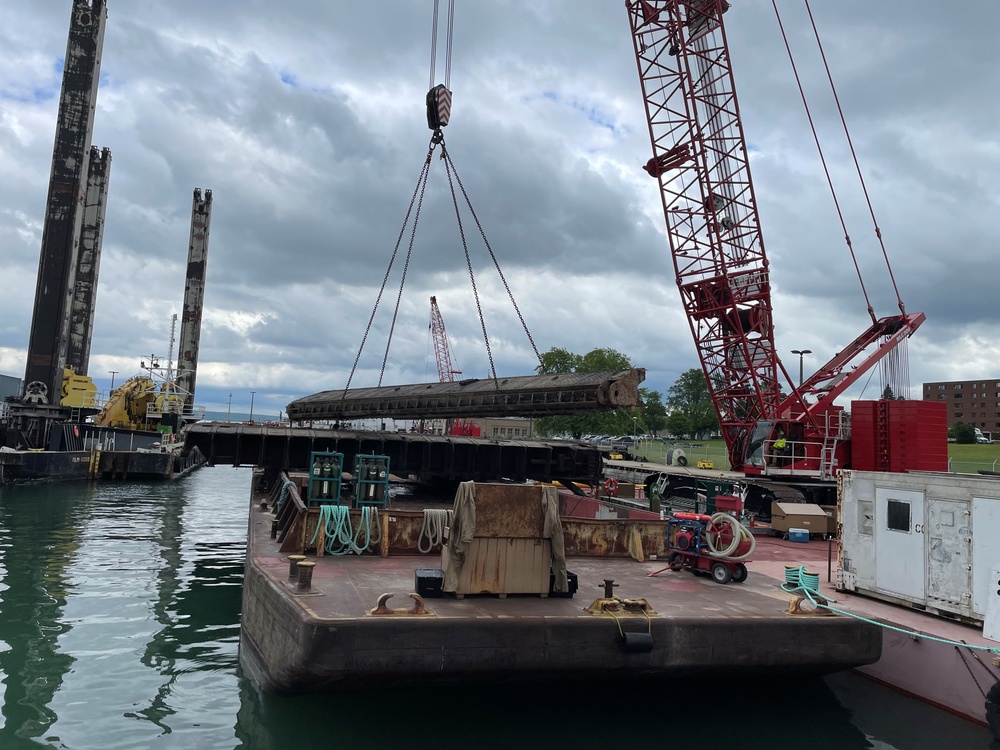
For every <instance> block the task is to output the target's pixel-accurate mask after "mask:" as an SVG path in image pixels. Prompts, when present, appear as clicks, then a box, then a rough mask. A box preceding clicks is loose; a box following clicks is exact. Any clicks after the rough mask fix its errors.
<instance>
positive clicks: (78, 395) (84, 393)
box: [59, 367, 97, 409]
mask: <svg viewBox="0 0 1000 750" xmlns="http://www.w3.org/2000/svg"><path fill="white" fill-rule="evenodd" d="M59 404H60V406H68V407H70V408H75V409H95V408H97V387H96V386H95V385H94V381H93V380H91V379H90V378H88V377H87V376H86V375H77V374H76V373H75V372H73V370H71V369H70V368H68V367H67V368H65V369H64V370H63V385H62V396H61V397H60V400H59Z"/></svg>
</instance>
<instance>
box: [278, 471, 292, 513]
mask: <svg viewBox="0 0 1000 750" xmlns="http://www.w3.org/2000/svg"><path fill="white" fill-rule="evenodd" d="M294 486H295V482H293V481H292V480H291V479H286V480H285V483H284V484H283V485H281V494H280V495H278V502H277V504H276V505H275V508H274V509H275V512H276V513H280V512H281V506H282V505H284V504H285V499H286V498H287V497H288V488H289V487H294Z"/></svg>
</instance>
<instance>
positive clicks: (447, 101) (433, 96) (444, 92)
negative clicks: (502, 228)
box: [341, 0, 542, 403]
mask: <svg viewBox="0 0 1000 750" xmlns="http://www.w3.org/2000/svg"><path fill="white" fill-rule="evenodd" d="M438 11H439V0H435V1H434V18H433V25H432V37H431V64H430V86H431V89H430V91H429V92H428V95H427V120H428V126H429V127H430V128H431V130H432V135H431V141H430V145H429V146H428V149H427V156H426V157H425V159H424V164H423V167H422V168H421V171H420V177H419V178H418V179H417V185H416V188H415V189H414V192H413V196H412V197H411V198H410V204H409V207H408V208H407V211H406V217H405V218H404V220H403V226H402V227H401V228H400V230H399V236H398V237H397V238H396V245H395V247H394V248H393V252H392V255H391V256H390V258H389V264H388V267H387V268H386V271H385V275H384V277H383V278H382V285H381V287H380V288H379V292H378V295H377V297H376V299H375V305H374V307H373V308H372V312H371V315H370V316H369V318H368V325H367V326H366V327H365V333H364V335H363V336H362V339H361V346H359V347H358V353H357V356H356V357H355V358H354V364H353V365H352V367H351V372H350V375H349V376H348V379H347V385H346V387H345V388H344V391H343V395H342V397H341V403H344V402H346V400H347V391H348V390H349V389H350V387H351V382H352V380H353V379H354V374H355V372H356V371H357V367H358V363H359V362H360V360H361V354H362V352H363V350H364V347H365V343H366V342H367V340H368V336H369V334H370V333H371V329H372V325H373V323H374V321H375V314H376V312H377V310H378V306H379V303H380V302H381V300H382V297H383V295H384V294H385V290H386V285H387V283H388V281H389V275H390V273H391V272H392V267H393V265H394V263H395V261H396V258H397V256H398V254H399V247H400V244H401V243H402V240H403V235H404V233H405V232H406V227H407V224H409V221H410V216H411V215H412V216H413V225H412V227H411V230H410V237H409V244H408V247H407V251H406V258H405V261H404V265H403V273H402V278H401V280H400V284H399V291H398V292H397V295H396V305H395V307H394V309H393V315H392V322H391V324H390V327H389V335H388V338H387V341H386V347H385V352H384V355H383V357H382V367H381V370H380V372H379V379H378V385H379V386H381V385H382V381H383V379H384V377H385V368H386V365H387V363H388V359H389V349H390V346H391V345H392V335H393V332H394V331H395V328H396V321H397V318H398V315H399V307H400V303H401V301H402V296H403V287H404V285H405V283H406V276H407V272H408V270H409V265H410V259H411V257H412V255H413V244H414V240H415V238H416V232H417V224H418V222H419V220H420V211H421V208H422V207H423V201H424V193H425V190H426V188H427V179H428V175H429V174H430V164H431V157H432V156H433V153H434V149H435V148H436V147H437V146H438V145H440V146H441V160H442V161H443V162H444V164H445V173H446V174H447V176H448V187H449V190H450V192H451V199H452V205H453V206H454V208H455V218H456V221H457V223H458V229H459V235H460V236H461V239H462V248H463V251H464V253H465V262H466V267H467V268H468V271H469V279H470V281H471V283H472V291H473V295H474V297H475V301H476V310H477V313H478V315H479V323H480V327H481V328H482V331H483V340H484V342H485V344H486V352H487V355H488V357H489V361H490V373H491V375H492V377H493V380H494V381H496V388H497V390H499V388H500V383H499V378H498V377H497V372H496V366H495V364H494V361H493V352H492V349H491V346H490V341H489V336H488V333H487V330H486V322H485V319H484V317H483V310H482V303H481V301H480V298H479V290H478V287H477V284H476V278H475V272H474V270H473V266H472V259H471V256H470V254H469V247H468V242H467V240H466V236H465V229H464V226H463V224H462V217H461V212H460V210H459V204H458V198H457V195H456V192H455V182H457V183H458V186H459V189H460V190H461V192H462V197H463V198H464V200H465V204H466V206H468V209H469V212H470V213H471V214H472V217H473V219H474V220H475V222H476V227H477V228H478V230H479V234H480V236H481V237H482V239H483V243H484V244H485V246H486V249H487V250H488V251H489V254H490V258H491V259H492V261H493V265H494V267H495V268H496V270H497V274H498V275H499V277H500V280H501V282H502V283H503V286H504V289H505V290H506V292H507V297H508V298H509V299H510V302H511V305H512V306H513V308H514V311H515V312H516V313H517V317H518V319H519V320H520V322H521V327H522V328H523V330H524V332H525V335H526V336H527V338H528V341H529V343H530V344H531V348H532V351H533V352H534V354H535V358H536V359H537V360H538V362H539V364H541V362H542V359H541V355H540V354H539V353H538V347H537V346H536V344H535V341H534V338H533V337H532V336H531V332H530V331H529V330H528V326H527V323H525V320H524V315H522V313H521V310H520V308H519V307H518V305H517V301H516V300H515V299H514V294H513V292H512V291H511V288H510V285H509V284H508V283H507V279H506V277H505V276H504V274H503V271H502V270H501V269H500V263H499V261H498V260H497V257H496V254H495V253H494V252H493V248H492V247H491V246H490V243H489V240H488V239H487V237H486V232H485V230H484V229H483V226H482V223H481V222H480V221H479V217H478V216H477V215H476V211H475V209H474V208H473V207H472V201H471V200H470V199H469V195H468V193H467V192H466V190H465V186H464V185H463V184H462V180H461V178H460V177H459V175H458V170H457V169H456V168H455V165H454V162H452V160H451V156H450V154H449V153H448V150H447V147H446V145H445V142H444V134H443V133H442V131H441V128H442V127H444V126H445V125H447V124H448V119H449V116H450V110H451V91H450V90H449V86H450V85H451V51H452V35H453V31H454V18H455V0H449V3H448V21H447V31H446V39H445V83H444V84H443V85H438V86H435V85H434V72H435V61H436V58H437V36H438ZM414 206H416V210H415V211H414Z"/></svg>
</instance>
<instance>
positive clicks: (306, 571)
mask: <svg viewBox="0 0 1000 750" xmlns="http://www.w3.org/2000/svg"><path fill="white" fill-rule="evenodd" d="M298 567H299V583H298V585H297V586H296V588H297V589H298V590H299V591H308V590H309V589H311V588H312V580H313V568H315V567H316V561H315V560H300V561H299V566H298Z"/></svg>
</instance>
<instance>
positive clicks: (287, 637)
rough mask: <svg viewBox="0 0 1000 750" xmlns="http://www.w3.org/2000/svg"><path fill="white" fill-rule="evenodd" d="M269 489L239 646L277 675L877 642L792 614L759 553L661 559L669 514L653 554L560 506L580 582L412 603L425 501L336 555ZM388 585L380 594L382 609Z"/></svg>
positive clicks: (833, 648)
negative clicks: (713, 562) (675, 564)
mask: <svg viewBox="0 0 1000 750" xmlns="http://www.w3.org/2000/svg"><path fill="white" fill-rule="evenodd" d="M255 485H256V486H259V485H258V483H255ZM293 494H294V493H293ZM292 499H294V498H292ZM292 499H286V503H290V502H292ZM273 500H274V497H273V492H272V493H271V495H268V494H266V493H263V492H259V493H258V494H255V495H254V497H253V500H252V503H251V508H252V509H251V511H250V513H251V516H250V534H249V539H248V550H247V566H246V578H245V582H244V602H243V616H242V632H241V647H240V657H241V663H242V664H243V666H244V668H245V669H246V670H247V673H248V674H249V675H250V676H251V677H252V678H253V679H254V680H255V681H256V682H257V683H258V684H260V685H261V686H263V687H264V688H265V689H266V690H269V691H274V692H301V691H314V690H327V689H343V688H354V687H359V686H389V685H402V684H417V685H427V684H431V683H468V682H487V681H517V680H530V681H536V680H552V679H576V678H585V677H586V678H591V677H593V678H619V679H624V678H629V679H634V678H640V677H664V678H673V677H677V676H681V675H686V674H701V675H719V676H732V675H733V674H735V673H742V674H765V673H823V672H830V671H836V670H839V669H845V668H849V667H855V666H858V665H861V664H869V663H872V662H874V661H876V660H877V659H878V658H879V656H880V652H881V633H880V631H879V630H878V629H877V628H875V627H873V626H870V625H868V624H866V623H862V622H858V621H856V620H851V619H848V618H845V617H836V616H825V617H824V616H808V615H789V614H786V609H787V608H788V601H789V600H788V595H786V594H785V593H784V592H783V591H781V589H780V588H779V583H780V579H778V578H773V577H770V576H768V575H761V574H759V573H758V572H757V571H756V570H755V567H754V565H753V564H752V563H751V564H750V565H749V568H750V576H749V579H748V580H747V581H746V582H745V583H743V584H728V585H719V584H717V583H715V582H713V581H712V580H711V579H709V578H705V577H695V576H692V575H690V574H689V573H687V572H671V571H670V570H666V569H665V565H666V563H665V561H664V557H663V552H664V550H663V546H662V540H663V537H664V534H663V528H662V527H663V526H664V522H662V521H658V520H657V521H649V522H643V523H642V524H641V527H642V529H643V533H642V537H643V542H644V544H643V546H644V548H645V549H646V555H647V557H646V559H645V561H644V562H637V561H635V560H634V559H631V558H630V557H629V551H628V547H630V546H631V545H629V544H625V543H621V542H623V541H625V540H627V539H628V537H629V535H630V534H631V533H632V532H631V531H630V527H629V522H626V521H615V520H608V519H603V520H601V519H571V518H565V517H564V519H563V529H564V532H565V536H566V542H567V543H566V550H567V567H568V568H569V570H570V571H572V572H574V573H575V574H576V575H577V576H578V581H579V591H578V592H577V593H576V595H575V596H574V597H572V598H556V597H552V596H549V597H544V596H539V595H516V594H515V595H510V596H506V597H503V596H495V595H466V596H465V597H464V598H455V597H453V596H450V595H446V596H444V597H442V598H425V599H424V600H423V602H422V606H421V607H417V606H416V605H417V604H419V602H415V600H411V598H410V597H409V596H408V595H409V594H411V593H412V592H414V590H415V586H416V582H415V571H416V570H418V569H428V568H439V567H440V565H441V555H440V549H441V548H440V546H439V545H438V546H436V547H432V548H431V549H429V550H428V552H427V553H426V554H420V553H419V551H418V548H417V547H416V544H415V543H416V537H417V535H418V534H419V533H420V532H419V531H418V529H420V511H419V510H416V509H411V510H405V509H403V508H402V507H400V508H393V509H391V510H389V511H388V512H386V513H385V514H384V515H383V516H382V521H381V522H380V525H381V526H382V527H383V530H384V531H385V532H386V537H384V539H385V541H384V542H382V547H381V552H382V554H378V552H376V553H375V554H372V553H367V554H364V555H356V554H348V555H346V556H331V555H317V554H316V553H317V552H318V550H313V551H310V539H313V538H314V536H313V530H312V528H311V527H309V528H306V527H307V526H309V524H310V522H309V521H307V522H306V524H305V526H303V527H302V528H295V527H292V528H290V529H289V531H288V532H287V533H286V534H285V535H284V543H282V542H281V541H279V539H278V538H274V537H272V533H275V525H276V524H280V522H279V521H278V519H276V517H275V515H274V514H273V512H272V511H273V507H272V508H270V509H269V508H268V507H267V504H268V502H271V501H273ZM418 507H419V506H418ZM300 516H302V514H300ZM303 517H304V516H303ZM311 523H312V525H313V526H314V525H315V523H316V521H315V520H313V521H311ZM651 524H652V525H656V524H659V526H660V527H661V528H660V529H659V530H658V531H657V530H655V529H651V528H648V527H650V525H651ZM646 532H649V533H646ZM278 536H279V537H280V536H281V534H280V533H278ZM657 542H659V547H658V546H657ZM289 543H291V547H290V546H289ZM311 546H312V547H315V544H312V545H311ZM800 546H801V545H800ZM823 547H824V550H819V551H820V552H825V545H823ZM292 548H294V549H292ZM407 548H408V549H409V552H405V551H404V550H405V549H407ZM290 550H291V553H294V554H298V553H306V554H307V555H308V558H307V559H306V562H307V563H312V564H311V565H310V566H309V571H310V573H309V576H310V583H309V586H308V588H305V589H300V588H299V586H298V584H297V582H296V581H294V580H292V579H290V577H289V571H290V567H291V566H290V563H289V554H290ZM654 550H655V552H654ZM797 551H798V550H797V549H795V548H794V547H793V548H782V549H778V550H770V551H766V550H765V549H761V555H762V557H764V558H767V559H771V558H781V559H782V560H791V561H793V562H796V561H798V559H797V557H796V553H797ZM580 552H585V553H586V556H579V553H580ZM649 554H656V555H657V559H650V558H649V557H648V555H649ZM786 564H787V563H786ZM657 573H658V575H656V574H657ZM608 580H610V581H612V582H613V584H614V586H613V588H612V590H613V592H614V595H615V596H620V597H622V598H623V599H625V600H628V601H636V600H639V599H643V600H645V601H646V602H647V603H648V605H649V607H650V608H651V612H649V613H648V616H647V615H646V614H642V613H638V614H637V613H629V612H628V611H627V610H626V611H619V612H618V614H617V615H615V614H614V613H612V614H608V613H607V612H603V611H598V612H595V611H594V608H593V606H592V605H593V604H594V603H595V600H598V599H601V598H602V597H604V596H605V591H606V581H608ZM385 594H392V595H393V597H392V598H391V599H388V600H387V599H386V597H385V596H384V595H385ZM380 601H381V603H382V604H383V605H385V606H384V607H383V608H382V609H381V610H378V609H377V605H378V604H379V603H380ZM588 608H589V611H588ZM623 632H624V633H630V634H637V635H641V637H642V638H648V639H651V643H650V644H649V645H650V648H649V649H648V650H643V651H642V652H638V651H629V650H628V649H627V648H624V647H623V645H622V643H623V635H622V634H623Z"/></svg>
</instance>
